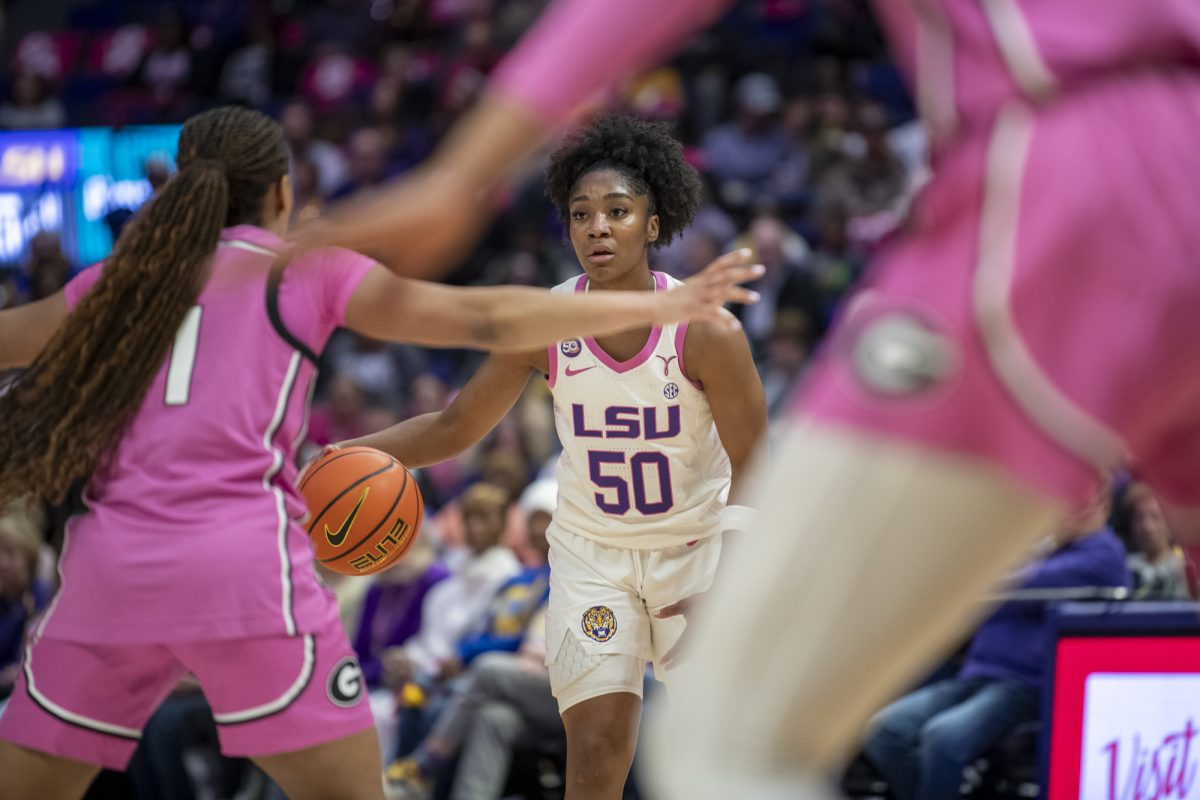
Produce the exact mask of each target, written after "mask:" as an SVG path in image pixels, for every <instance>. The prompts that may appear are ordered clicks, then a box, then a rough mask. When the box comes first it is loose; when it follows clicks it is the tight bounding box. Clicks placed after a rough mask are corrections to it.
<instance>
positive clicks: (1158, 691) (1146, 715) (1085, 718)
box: [1046, 609, 1200, 800]
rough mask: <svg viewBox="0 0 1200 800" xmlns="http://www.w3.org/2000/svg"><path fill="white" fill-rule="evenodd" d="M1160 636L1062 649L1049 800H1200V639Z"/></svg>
mask: <svg viewBox="0 0 1200 800" xmlns="http://www.w3.org/2000/svg"><path fill="white" fill-rule="evenodd" d="M1133 610H1136V609H1133ZM1192 614H1193V615H1194V614H1195V611H1193V612H1192ZM1127 621H1132V620H1128V618H1127ZM1139 622H1140V621H1139ZM1193 624H1195V623H1194V622H1193ZM1154 627H1155V626H1153V625H1139V624H1135V625H1131V626H1130V627H1129V628H1128V629H1126V630H1124V631H1117V630H1113V631H1111V632H1107V631H1106V632H1104V633H1103V634H1100V632H1099V631H1092V632H1090V633H1089V634H1087V635H1074V636H1065V637H1063V638H1061V639H1059V640H1058V644H1057V648H1056V653H1055V666H1054V692H1053V695H1052V699H1051V701H1050V706H1051V708H1050V725H1049V735H1050V738H1049V753H1048V762H1049V763H1048V766H1049V770H1048V773H1049V774H1048V780H1047V793H1046V796H1047V798H1048V800H1151V799H1152V798H1157V799H1158V800H1166V798H1177V799H1178V800H1191V799H1192V798H1200V637H1197V636H1196V635H1194V634H1193V635H1186V634H1183V635H1181V634H1180V632H1179V631H1178V630H1173V631H1170V632H1169V633H1168V632H1167V631H1157V632H1156V631H1154V630H1153V628H1154ZM1163 633H1168V635H1162V634H1163ZM1097 634H1100V635H1097Z"/></svg>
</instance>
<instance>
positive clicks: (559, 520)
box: [344, 117, 766, 800]
mask: <svg viewBox="0 0 1200 800" xmlns="http://www.w3.org/2000/svg"><path fill="white" fill-rule="evenodd" d="M546 186H547V194H548V195H549V197H550V199H551V200H552V201H553V202H554V204H555V206H556V207H557V209H558V211H559V214H560V216H561V217H562V219H563V222H564V224H565V225H566V226H567V228H568V231H569V235H570V240H571V245H572V246H573V248H574V250H575V253H576V255H577V257H578V258H579V262H580V264H581V265H582V266H583V269H584V273H585V274H583V275H580V276H579V277H578V278H573V279H571V280H569V281H567V282H566V283H564V284H562V285H560V286H558V287H557V288H556V289H555V290H554V291H556V292H560V293H568V292H587V291H607V290H615V289H629V290H644V291H647V292H662V291H669V290H671V289H672V288H674V287H675V286H677V285H678V281H676V280H675V279H673V278H671V277H668V276H666V275H664V274H662V273H658V272H653V271H651V269H650V264H649V258H648V256H649V250H650V248H651V247H653V246H655V245H657V244H665V243H666V242H668V241H670V240H671V239H672V238H674V237H675V236H676V235H678V234H679V233H680V232H681V231H682V230H683V229H684V228H685V227H686V226H687V225H688V224H689V223H690V222H691V219H692V215H693V214H694V212H695V209H696V206H697V203H698V201H699V195H700V182H699V178H698V177H697V175H696V173H695V171H694V170H693V169H692V168H691V167H690V166H688V164H687V163H686V162H685V161H684V160H683V155H682V152H681V150H680V147H679V145H678V144H677V143H676V142H675V141H674V140H673V139H672V138H671V137H670V135H669V134H668V133H667V132H666V130H665V129H664V128H662V127H660V126H656V125H652V124H650V123H646V122H642V121H640V120H636V119H632V118H624V117H615V118H610V119H604V120H601V121H600V122H598V123H596V124H595V125H594V126H593V127H591V128H589V129H587V130H584V131H582V132H580V133H578V134H577V135H575V136H574V137H572V138H569V139H568V140H567V141H566V142H565V143H564V144H563V145H562V147H561V148H560V149H559V150H558V151H557V152H556V153H555V154H554V156H553V158H552V160H551V164H550V168H549V171H548V174H547V178H546ZM535 371H536V372H540V373H542V374H544V375H546V376H547V380H548V382H549V385H550V388H551V390H552V393H553V395H554V415H555V424H556V427H557V429H558V435H559V438H560V439H561V441H562V444H563V452H562V455H561V457H560V459H559V463H558V486H559V496H558V507H557V510H556V511H555V514H554V521H553V522H552V523H551V526H550V530H549V532H548V537H549V539H550V564H551V567H552V571H551V589H550V603H549V611H548V615H547V622H546V629H547V630H546V632H547V662H548V664H549V666H550V677H551V685H552V688H553V690H554V694H555V697H557V698H558V703H559V710H560V712H561V713H562V717H563V721H564V723H565V725H566V729H567V741H568V754H567V797H568V798H569V800H590V799H591V798H603V799H604V800H615V799H616V798H619V797H620V796H621V792H622V787H623V786H624V784H625V779H626V776H627V775H628V772H629V767H630V764H631V762H632V759H633V752H634V746H635V744H636V739H637V729H638V722H639V718H640V711H641V695H642V680H643V675H644V672H645V668H646V662H647V661H651V662H653V663H654V664H655V676H656V677H657V678H658V679H659V680H663V681H665V682H667V683H670V682H671V679H672V673H673V672H674V668H673V665H672V664H671V663H670V659H667V661H668V663H667V664H664V663H663V660H664V656H666V655H668V653H669V652H670V651H671V648H672V647H673V646H674V645H675V643H676V641H677V640H678V638H679V636H680V634H681V633H682V632H683V629H684V626H685V621H684V618H683V617H682V615H681V613H680V612H681V610H682V609H683V608H685V607H686V601H687V600H688V598H690V597H692V596H694V595H697V594H701V593H703V592H705V591H706V590H707V589H708V588H709V585H710V584H711V582H712V579H713V575H714V571H715V570H716V567H717V560H718V558H719V556H720V551H721V533H722V532H723V531H725V530H731V529H734V528H740V527H744V526H745V524H746V520H747V518H749V516H750V515H749V510H748V509H744V508H742V507H739V506H728V505H727V502H728V500H729V496H730V489H731V481H732V488H733V496H734V497H736V496H737V494H738V479H739V477H740V476H741V473H742V471H743V468H744V465H745V464H746V463H747V461H748V459H749V456H750V454H751V451H752V449H753V448H754V445H755V443H756V442H757V441H758V440H759V439H760V438H761V437H762V435H763V432H764V429H765V426H766V403H765V401H764V397H763V390H762V385H761V383H760V381H759V378H758V374H757V373H756V371H755V368H754V363H753V360H752V359H751V356H750V348H749V346H748V343H747V341H746V337H745V335H744V334H743V333H742V332H741V331H740V330H734V329H731V328H728V327H723V326H720V325H713V324H709V323H693V324H691V326H690V327H689V326H688V325H686V324H684V325H665V326H661V327H654V328H650V329H642V330H639V331H633V332H630V333H627V334H621V335H618V336H607V337H602V338H600V339H598V340H597V339H590V338H586V339H570V340H567V341H563V342H559V343H558V344H557V345H556V346H552V347H550V348H548V349H547V350H539V351H537V352H532V353H525V354H519V355H504V356H492V357H490V358H489V359H488V361H487V362H486V363H485V364H484V365H483V367H481V368H480V370H479V372H478V373H476V375H475V376H474V377H473V378H472V379H471V380H470V382H468V383H467V385H466V386H465V387H464V388H463V390H462V391H461V392H460V393H459V394H458V396H457V397H456V398H455V399H454V402H453V403H452V404H451V405H450V406H449V407H448V408H447V409H446V410H444V411H441V412H437V413H433V414H426V415H424V416H420V417H416V418H414V419H411V420H408V421H406V422H403V423H401V424H399V425H396V426H394V427H392V428H389V429H387V430H385V431H381V432H379V433H376V434H373V435H370V436H366V437H363V438H361V439H356V440H354V441H352V442H346V443H344V444H346V445H351V444H353V445H367V446H370V447H376V448H378V449H380V450H383V451H385V452H388V453H391V454H392V455H394V456H395V457H396V458H398V459H399V460H400V461H401V462H403V463H404V464H406V465H408V466H409V467H421V466H425V465H428V464H433V463H436V462H439V461H444V460H445V459H448V458H451V457H453V456H455V455H457V454H459V453H461V452H462V451H464V450H465V449H467V448H468V447H470V446H471V445H472V444H474V443H476V442H478V441H479V440H480V439H482V438H483V437H484V436H486V435H487V433H488V432H489V431H491V430H492V428H493V427H495V425H496V424H497V423H498V422H499V421H500V419H501V418H502V417H503V416H504V415H505V414H507V413H508V411H509V410H510V409H511V408H512V406H513V404H514V403H515V402H516V401H517V399H518V398H519V397H520V395H521V393H522V391H523V390H524V388H525V385H526V383H527V382H528V380H529V376H530V374H531V373H532V372H535Z"/></svg>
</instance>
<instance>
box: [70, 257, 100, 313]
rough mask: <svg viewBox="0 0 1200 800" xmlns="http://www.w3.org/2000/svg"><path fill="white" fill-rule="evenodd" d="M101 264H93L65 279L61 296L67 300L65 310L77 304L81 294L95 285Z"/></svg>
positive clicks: (81, 296) (98, 278)
mask: <svg viewBox="0 0 1200 800" xmlns="http://www.w3.org/2000/svg"><path fill="white" fill-rule="evenodd" d="M102 266H103V263H101V264H93V265H92V266H90V267H88V268H87V269H85V270H83V271H82V272H80V273H79V274H78V275H76V276H75V277H74V278H71V280H69V281H67V285H66V286H64V287H63V298H64V299H66V301H67V311H70V310H72V309H73V308H75V306H77V305H79V301H80V300H82V299H83V296H84V295H85V294H87V293H88V292H89V291H91V288H92V287H93V286H95V285H96V281H98V280H100V267H102Z"/></svg>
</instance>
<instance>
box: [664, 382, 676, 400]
mask: <svg viewBox="0 0 1200 800" xmlns="http://www.w3.org/2000/svg"><path fill="white" fill-rule="evenodd" d="M663 397H665V398H667V399H668V400H674V399H675V398H676V397H679V385H678V384H675V383H668V384H667V385H666V386H664V387H663Z"/></svg>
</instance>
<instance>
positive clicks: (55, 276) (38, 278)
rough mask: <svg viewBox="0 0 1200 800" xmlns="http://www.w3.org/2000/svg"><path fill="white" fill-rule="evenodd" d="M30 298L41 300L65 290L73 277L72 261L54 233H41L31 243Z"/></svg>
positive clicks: (29, 268)
mask: <svg viewBox="0 0 1200 800" xmlns="http://www.w3.org/2000/svg"><path fill="white" fill-rule="evenodd" d="M25 274H26V275H27V276H28V278H29V297H30V299H31V300H41V299H42V298H43V297H49V296H50V295H52V294H54V293H55V292H57V291H59V290H60V289H62V288H63V286H64V285H66V283H67V279H68V278H69V277H71V261H70V259H68V258H67V257H66V255H65V254H64V253H63V251H62V240H61V239H60V238H59V236H58V234H57V233H55V232H54V231H41V232H40V233H38V234H37V235H36V236H34V237H33V238H32V239H31V240H30V241H29V264H28V265H27V266H26V268H25Z"/></svg>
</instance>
